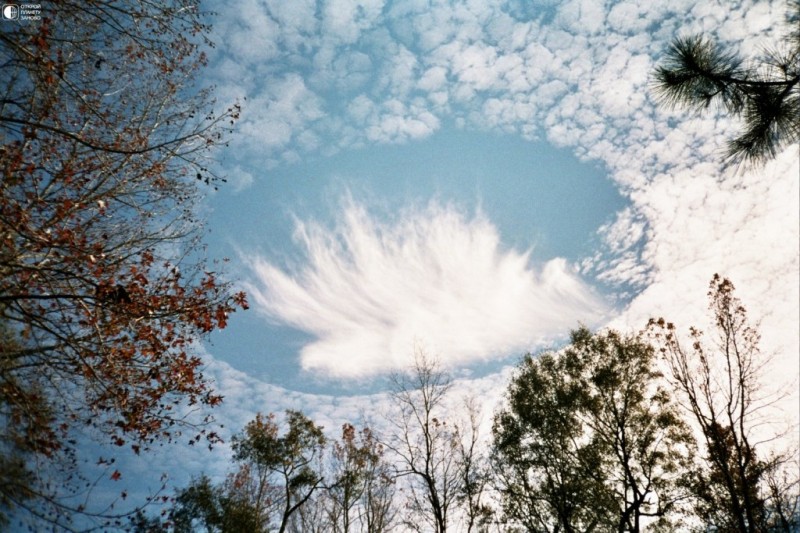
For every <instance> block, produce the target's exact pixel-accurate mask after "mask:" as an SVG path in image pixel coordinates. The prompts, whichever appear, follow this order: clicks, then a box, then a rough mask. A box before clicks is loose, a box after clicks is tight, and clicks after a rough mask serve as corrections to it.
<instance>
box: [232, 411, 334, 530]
mask: <svg viewBox="0 0 800 533" xmlns="http://www.w3.org/2000/svg"><path fill="white" fill-rule="evenodd" d="M286 426H287V429H286V432H285V434H283V435H279V433H278V432H279V427H278V425H277V424H276V423H275V422H274V417H273V416H269V417H264V416H262V415H260V414H259V415H258V416H256V418H255V420H253V421H251V422H249V423H248V424H247V426H245V428H244V431H243V433H242V434H241V435H238V436H236V437H234V439H233V450H234V459H235V460H236V461H239V462H241V463H244V464H246V465H248V466H249V468H250V470H251V472H252V475H253V476H254V477H255V479H256V480H257V481H258V482H257V485H256V487H257V489H256V496H255V508H256V514H257V516H258V517H259V519H258V527H257V528H256V529H255V531H265V530H266V528H267V527H268V526H269V525H270V520H269V519H268V517H267V516H265V513H264V510H266V509H267V504H268V502H265V501H264V496H265V495H266V494H267V492H266V490H267V489H268V487H269V486H274V487H278V489H279V492H280V495H279V501H280V505H279V512H278V513H277V518H278V524H279V525H278V531H279V533H283V532H284V531H286V528H287V526H288V525H289V520H290V518H291V517H292V514H294V513H295V512H296V511H297V510H298V509H299V508H300V507H301V506H303V505H304V504H305V503H306V502H307V501H308V500H309V499H310V498H311V496H312V495H313V494H314V492H315V491H316V490H318V489H320V488H322V487H323V481H324V479H323V477H322V475H321V473H320V466H319V464H318V462H319V459H320V457H321V455H322V450H323V447H324V446H325V442H326V441H325V436H324V434H323V433H322V428H321V427H319V426H316V425H314V423H313V422H312V421H311V420H309V419H308V418H307V417H306V416H305V415H304V414H303V413H301V412H299V411H292V410H289V411H286Z"/></svg>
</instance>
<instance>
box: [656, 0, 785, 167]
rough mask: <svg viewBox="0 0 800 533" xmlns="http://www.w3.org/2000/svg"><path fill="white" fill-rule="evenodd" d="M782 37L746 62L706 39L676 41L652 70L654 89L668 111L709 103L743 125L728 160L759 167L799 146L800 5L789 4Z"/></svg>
mask: <svg viewBox="0 0 800 533" xmlns="http://www.w3.org/2000/svg"><path fill="white" fill-rule="evenodd" d="M787 26H788V31H787V34H786V36H785V38H783V39H781V40H780V41H779V42H778V43H776V44H775V45H773V47H772V48H770V49H766V50H764V52H763V53H762V54H761V56H760V57H758V58H756V59H754V60H752V61H749V62H745V61H744V60H742V59H741V58H740V57H739V55H738V54H736V53H734V52H731V51H726V50H723V49H720V48H719V47H717V46H716V45H715V44H714V43H713V42H712V41H711V40H709V39H708V38H707V37H704V36H701V35H699V36H698V35H696V36H689V37H679V38H677V39H676V40H675V41H674V42H673V43H672V45H671V46H670V48H669V49H668V50H667V53H666V58H665V59H664V60H663V61H662V63H661V65H660V66H658V67H657V68H656V70H655V73H654V77H655V81H654V89H655V92H656V94H657V95H658V97H659V98H660V99H661V101H662V102H663V103H664V104H665V105H667V106H670V107H675V106H685V107H688V108H692V109H697V110H705V109H708V108H709V107H710V106H711V105H712V104H716V105H719V106H721V107H722V108H724V109H725V110H726V111H727V112H728V113H730V114H731V115H733V116H735V117H739V118H741V120H742V129H741V131H740V132H739V133H738V134H737V135H736V136H734V137H733V138H732V139H730V141H729V142H728V148H727V159H728V161H729V162H731V163H734V164H738V163H763V162H764V161H766V160H769V159H772V158H773V157H775V155H777V154H778V152H779V151H780V150H782V149H784V148H785V147H787V146H789V145H792V144H794V143H797V142H798V141H800V0H791V1H790V2H789V7H788V14H787Z"/></svg>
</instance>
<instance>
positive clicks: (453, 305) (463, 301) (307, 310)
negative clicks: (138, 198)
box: [248, 201, 603, 377]
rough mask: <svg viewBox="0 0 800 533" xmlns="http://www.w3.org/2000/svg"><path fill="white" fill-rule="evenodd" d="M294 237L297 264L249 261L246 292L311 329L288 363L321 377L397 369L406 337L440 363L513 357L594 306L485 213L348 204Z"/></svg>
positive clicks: (595, 313) (560, 266)
mask: <svg viewBox="0 0 800 533" xmlns="http://www.w3.org/2000/svg"><path fill="white" fill-rule="evenodd" d="M295 237H296V241H297V244H298V245H299V246H300V247H301V248H302V249H303V251H304V252H305V255H306V256H305V258H304V260H305V263H304V264H302V265H299V266H296V267H295V268H293V269H291V270H286V269H282V268H280V267H278V266H276V265H275V264H273V263H272V262H270V261H268V260H266V259H264V258H261V257H251V258H250V265H251V267H252V271H253V274H254V279H253V281H252V282H251V283H250V286H249V287H248V292H249V293H250V294H251V298H252V301H253V303H254V304H255V306H256V307H257V308H258V309H259V310H260V311H261V312H262V313H264V314H265V315H267V316H268V317H269V318H270V319H271V320H274V321H276V322H279V323H283V324H286V325H289V326H292V327H294V328H298V329H301V330H303V331H306V332H308V333H310V334H312V335H313V336H314V337H316V340H314V341H313V342H311V343H310V344H308V345H307V346H305V347H304V348H303V350H302V352H301V354H300V360H301V364H302V366H303V368H305V369H306V370H311V371H319V372H321V373H323V374H325V375H331V376H336V377H356V376H364V375H371V374H375V373H380V372H385V371H388V370H393V369H396V368H401V367H404V366H405V365H406V364H407V363H408V362H409V358H410V357H411V356H412V351H413V350H412V349H413V346H414V344H415V342H420V343H422V344H424V345H425V346H428V347H430V348H431V349H432V350H434V351H436V352H438V353H440V354H441V357H442V360H443V362H444V363H445V364H447V365H457V364H461V363H469V362H470V361H476V360H485V359H487V358H490V357H494V356H505V355H510V354H519V353H521V352H524V351H525V350H527V349H531V348H533V347H535V346H541V344H542V343H546V342H549V341H552V340H553V338H555V337H557V336H561V335H563V334H564V333H565V331H567V330H568V329H569V328H570V327H574V326H576V325H577V324H578V322H579V321H583V322H588V323H596V322H597V320H598V318H599V317H600V316H601V313H602V311H603V306H602V304H601V303H600V302H599V300H598V299H597V298H596V297H595V295H593V294H592V292H591V290H590V289H589V288H588V287H587V286H586V285H585V284H584V283H583V282H581V281H580V279H578V277H577V276H576V274H575V273H574V272H573V270H572V269H571V268H570V267H569V266H568V265H567V264H566V263H565V262H564V261H563V260H560V259H556V260H552V261H550V262H548V263H546V264H545V265H544V266H543V267H542V268H534V267H533V266H531V261H530V257H529V254H528V253H520V252H517V251H514V250H504V249H503V247H502V243H501V242H500V237H499V235H498V233H497V230H496V228H495V227H494V226H493V225H492V224H491V222H489V221H488V220H487V219H486V218H485V217H483V216H482V215H480V214H478V215H475V216H473V217H467V216H466V215H465V214H463V213H461V212H460V211H458V210H456V209H455V208H453V207H451V206H441V205H438V204H436V203H432V204H430V205H429V206H427V207H426V208H424V209H423V208H413V209H408V210H406V211H405V212H404V213H403V214H402V215H401V216H400V217H399V218H398V219H397V220H394V221H393V222H391V223H390V222H381V221H378V220H376V218H375V217H374V216H372V215H370V214H369V213H368V212H367V211H366V210H365V209H364V208H363V207H362V206H360V205H358V204H356V203H354V202H352V201H348V202H345V204H344V209H343V213H342V215H341V218H340V219H339V220H338V221H337V224H336V226H335V227H333V228H328V227H324V226H322V225H320V224H319V223H317V222H314V221H310V222H298V223H297V231H296V235H295Z"/></svg>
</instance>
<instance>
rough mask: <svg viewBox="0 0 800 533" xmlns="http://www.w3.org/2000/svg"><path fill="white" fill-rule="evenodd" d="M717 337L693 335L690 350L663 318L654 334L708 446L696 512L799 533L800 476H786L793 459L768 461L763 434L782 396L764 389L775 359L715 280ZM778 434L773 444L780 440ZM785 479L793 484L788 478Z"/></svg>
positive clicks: (712, 301)
mask: <svg viewBox="0 0 800 533" xmlns="http://www.w3.org/2000/svg"><path fill="white" fill-rule="evenodd" d="M708 297H709V308H710V310H711V315H712V318H713V327H714V329H713V336H712V339H711V342H709V341H708V340H707V339H706V337H705V336H704V334H703V332H702V331H701V330H699V329H697V328H690V330H689V340H690V345H691V347H690V348H689V349H686V348H685V347H684V345H683V344H682V343H681V342H680V340H679V338H678V334H677V331H676V328H675V326H674V325H673V324H672V323H669V322H667V321H665V320H664V319H663V318H661V319H657V320H655V319H654V320H651V321H650V325H649V327H650V331H651V334H652V336H653V337H654V339H655V340H656V342H657V343H658V344H659V345H660V350H661V352H662V354H663V355H664V358H665V360H666V362H667V364H668V366H669V368H670V370H671V379H672V382H673V384H674V386H675V388H676V389H677V390H678V391H679V392H680V394H681V397H682V400H683V402H684V405H685V407H686V409H687V411H688V412H689V413H691V416H692V418H693V420H694V422H695V423H696V425H697V427H698V428H699V431H700V433H701V435H702V439H703V441H704V445H705V446H704V452H705V453H704V457H703V462H702V463H703V464H702V468H700V469H698V471H697V472H696V473H695V476H693V479H692V483H691V488H692V490H693V492H694V495H695V497H696V506H695V507H696V512H697V514H698V515H699V516H700V518H701V519H702V520H703V521H704V522H705V523H706V524H707V525H708V526H709V527H713V528H717V529H723V530H736V531H743V532H756V531H794V530H796V528H797V527H798V524H799V523H800V522H799V521H800V516H798V514H797V502H798V498H799V497H800V495H799V494H798V492H797V483H798V481H797V471H796V469H795V470H792V469H791V468H790V469H786V468H785V466H787V464H790V461H789V459H790V458H791V457H792V455H791V454H787V453H778V454H773V455H771V456H769V457H767V458H762V457H760V456H759V454H758V453H757V450H756V448H757V447H759V446H761V445H763V444H764V443H765V442H764V440H758V439H759V437H758V436H757V431H762V432H763V430H764V428H765V427H766V426H765V422H766V421H767V420H766V417H765V410H766V409H767V408H769V407H770V406H772V405H773V404H774V403H775V401H777V400H778V399H779V398H780V397H781V393H780V391H778V392H777V393H767V392H766V391H765V390H764V389H763V387H762V383H761V377H762V371H763V369H764V367H765V365H766V364H768V362H769V357H766V356H765V355H764V354H762V353H761V351H760V349H759V341H760V335H759V333H758V332H757V330H756V329H755V328H753V327H752V326H750V325H749V323H748V319H747V313H746V310H745V308H744V306H743V305H742V304H741V302H740V301H739V300H738V299H737V298H736V297H735V295H734V286H733V283H731V281H730V280H728V279H725V278H721V277H720V276H719V275H717V274H715V275H714V277H713V279H712V280H711V282H710V284H709V292H708ZM784 436H785V435H784V434H783V433H780V432H779V434H778V435H774V436H772V437H771V438H772V439H776V438H781V437H784ZM784 475H786V476H788V477H784Z"/></svg>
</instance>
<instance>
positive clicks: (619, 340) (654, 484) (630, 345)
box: [493, 328, 690, 532]
mask: <svg viewBox="0 0 800 533" xmlns="http://www.w3.org/2000/svg"><path fill="white" fill-rule="evenodd" d="M660 378H661V376H660V374H659V372H658V371H657V369H656V368H655V357H654V350H653V349H652V347H650V346H649V345H648V344H646V343H645V342H643V341H642V340H641V339H639V338H638V337H624V336H622V335H620V334H619V333H617V332H614V331H609V332H607V333H603V334H595V335H592V334H591V333H590V332H589V331H588V330H587V329H585V328H581V329H579V330H577V331H574V332H573V333H572V338H571V344H570V346H569V347H568V348H566V349H565V350H564V351H563V353H560V354H551V353H548V354H544V355H542V356H540V357H536V358H534V357H532V356H530V355H528V356H526V357H525V358H524V359H523V361H522V364H521V365H520V368H519V369H518V372H517V374H516V375H515V376H514V378H513V379H512V382H511V384H510V386H509V389H508V395H507V406H506V407H505V408H504V409H502V410H501V411H500V412H499V413H498V414H497V416H496V418H495V424H494V429H493V433H494V443H493V458H494V459H493V462H494V465H495V472H496V485H497V487H498V489H499V491H500V493H501V497H502V502H503V510H504V514H505V516H506V519H507V520H509V521H510V522H512V523H517V524H520V525H522V526H523V527H526V528H527V529H528V530H531V531H552V532H555V531H562V530H563V531H567V532H572V531H593V530H603V531H612V530H616V531H620V532H623V531H631V532H634V531H637V532H638V531H641V530H642V527H643V523H642V520H643V518H645V517H647V518H649V519H650V520H657V521H659V522H661V523H666V522H667V521H668V518H669V516H670V514H671V513H674V512H675V511H676V504H677V502H678V501H679V499H680V497H681V491H680V487H679V481H680V472H681V470H682V468H684V467H685V466H686V465H687V464H688V443H689V442H690V436H689V434H688V431H687V429H686V426H685V425H684V424H683V423H682V422H681V420H680V418H679V417H678V415H677V412H676V410H675V407H674V405H673V404H672V401H671V399H670V395H669V393H668V391H667V390H665V389H664V388H663V386H661V384H660V383H659V380H660Z"/></svg>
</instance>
